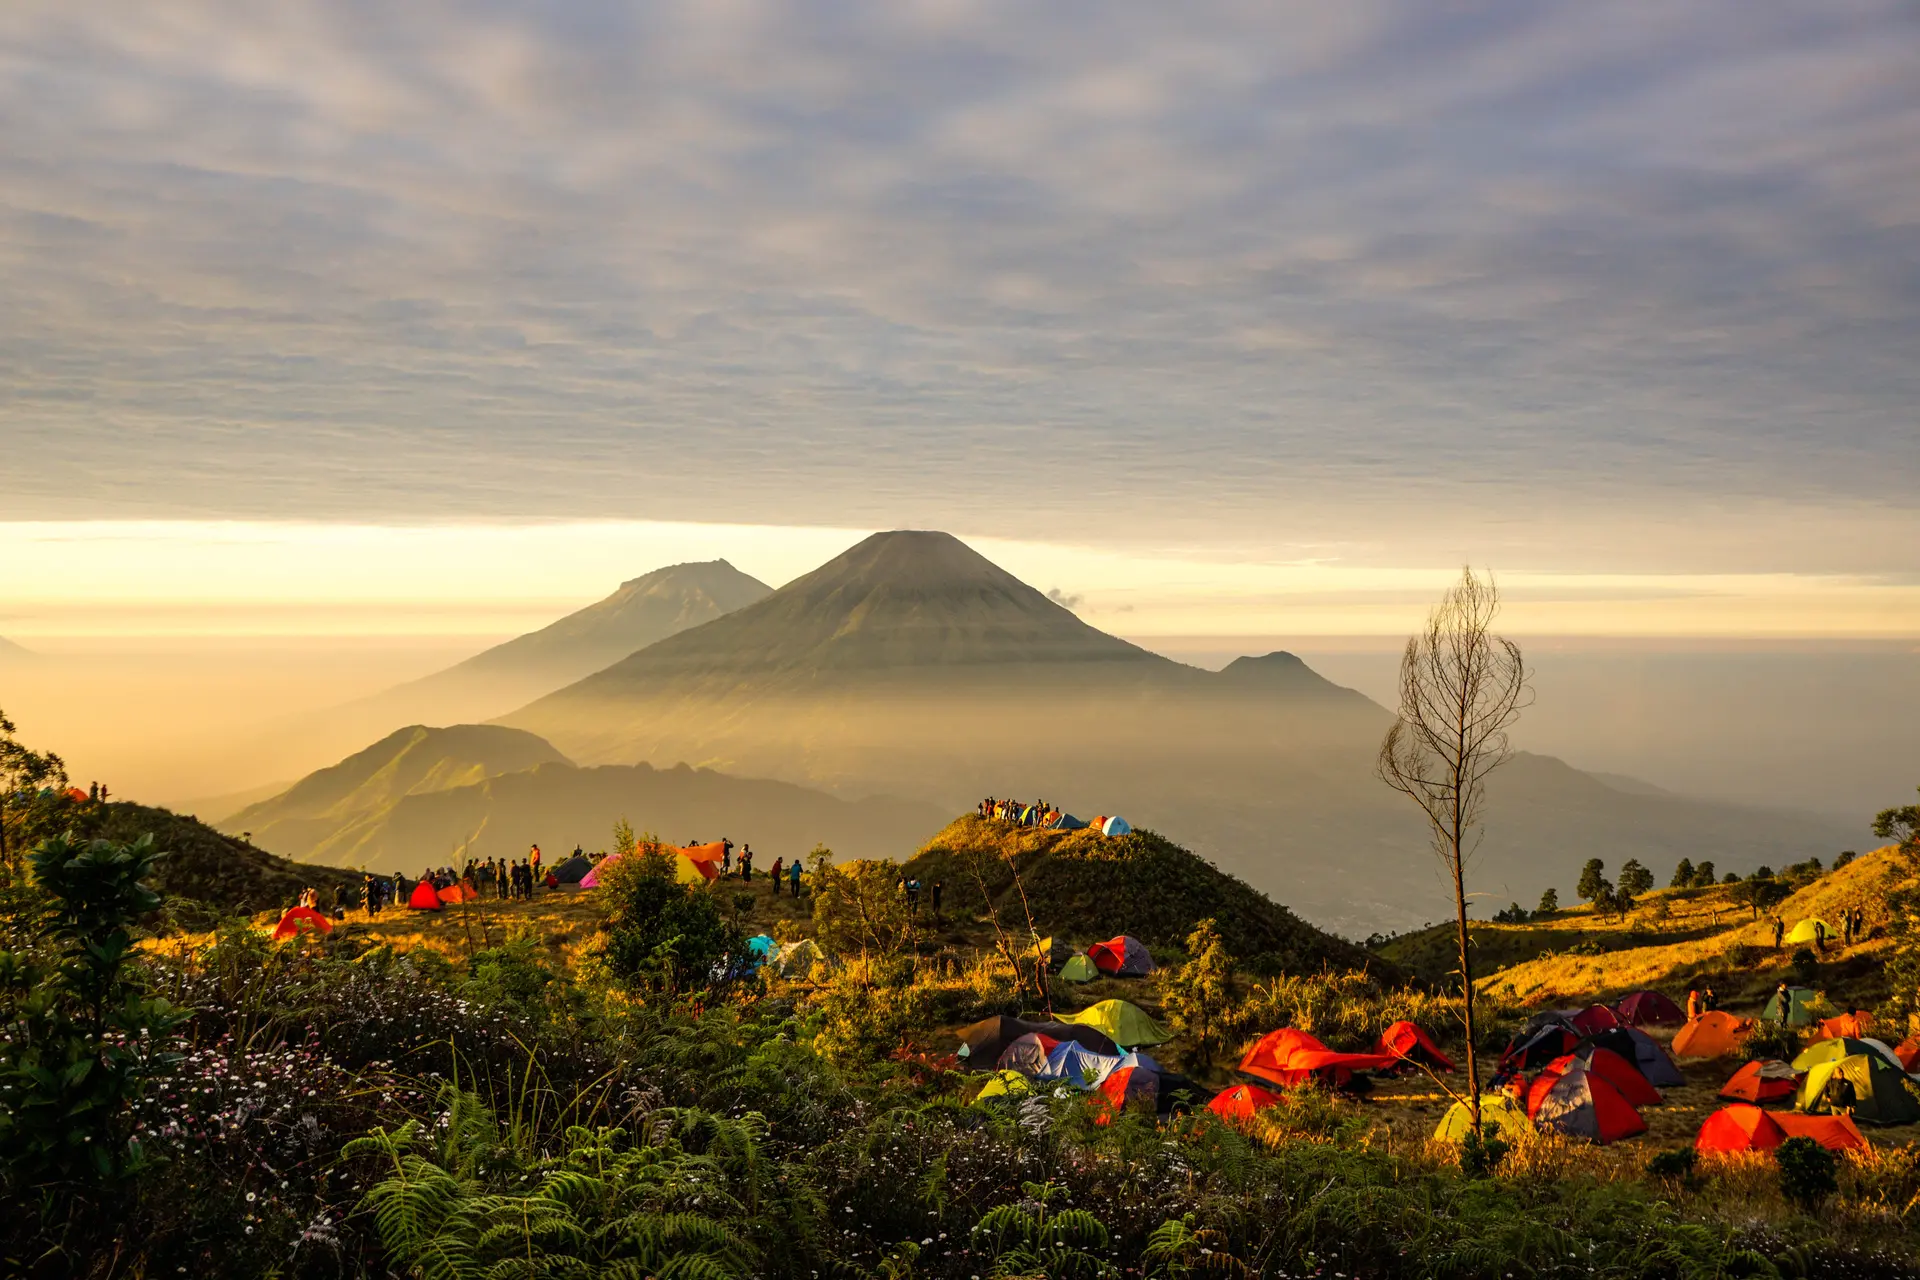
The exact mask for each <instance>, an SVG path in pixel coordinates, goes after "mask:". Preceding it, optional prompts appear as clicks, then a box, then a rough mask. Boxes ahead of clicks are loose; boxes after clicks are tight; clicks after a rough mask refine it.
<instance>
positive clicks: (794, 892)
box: [787, 858, 800, 900]
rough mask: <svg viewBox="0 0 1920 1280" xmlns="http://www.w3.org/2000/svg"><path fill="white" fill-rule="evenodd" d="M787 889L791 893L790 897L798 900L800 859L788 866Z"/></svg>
mask: <svg viewBox="0 0 1920 1280" xmlns="http://www.w3.org/2000/svg"><path fill="white" fill-rule="evenodd" d="M787 887H788V889H789V891H790V892H789V896H790V897H792V898H794V899H796V900H797V899H798V898H799V897H800V859H798V858H795V859H794V860H793V861H792V862H789V863H788V864H787Z"/></svg>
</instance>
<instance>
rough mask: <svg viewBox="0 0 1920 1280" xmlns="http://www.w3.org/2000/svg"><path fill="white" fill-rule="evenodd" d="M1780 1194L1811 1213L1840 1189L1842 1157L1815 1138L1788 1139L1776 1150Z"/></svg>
mask: <svg viewBox="0 0 1920 1280" xmlns="http://www.w3.org/2000/svg"><path fill="white" fill-rule="evenodd" d="M1773 1154H1774V1158H1775V1159H1776V1160H1777V1161H1778V1162H1779V1165H1780V1193H1781V1194H1782V1195H1784V1196H1785V1197H1786V1198H1787V1200H1788V1201H1789V1202H1790V1203H1792V1204H1794V1205H1797V1206H1799V1207H1800V1208H1801V1209H1804V1210H1806V1211H1808V1212H1811V1211H1812V1210H1814V1209H1816V1208H1818V1207H1819V1205H1820V1203H1821V1202H1822V1201H1823V1200H1825V1199H1826V1198H1827V1197H1828V1196H1830V1195H1832V1194H1833V1193H1834V1192H1836V1191H1838V1190H1839V1189H1840V1178H1839V1175H1838V1173H1837V1170H1838V1167H1839V1163H1840V1162H1839V1160H1838V1159H1837V1158H1835V1156H1834V1154H1833V1152H1831V1151H1829V1150H1827V1149H1826V1148H1825V1147H1823V1146H1821V1145H1820V1144H1819V1143H1817V1142H1815V1141H1814V1140H1813V1139H1812V1138H1788V1139H1787V1140H1786V1141H1785V1142H1783V1143H1781V1144H1780V1146H1779V1147H1778V1148H1777V1149H1776V1150H1775V1151H1774V1153H1773Z"/></svg>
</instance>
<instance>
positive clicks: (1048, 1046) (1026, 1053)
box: [993, 1031, 1060, 1076]
mask: <svg viewBox="0 0 1920 1280" xmlns="http://www.w3.org/2000/svg"><path fill="white" fill-rule="evenodd" d="M1059 1043H1060V1042H1059V1041H1058V1040H1055V1039H1054V1038H1053V1037H1052V1036H1045V1035H1041V1034H1040V1033H1039V1032H1038V1031H1029V1032H1027V1034H1025V1035H1023V1036H1021V1037H1020V1038H1019V1039H1018V1040H1015V1041H1014V1042H1013V1043H1012V1044H1010V1045H1008V1046H1007V1047H1006V1048H1004V1049H1002V1050H1001V1051H1000V1057H999V1058H998V1059H996V1060H995V1062H994V1064H993V1065H994V1066H996V1067H998V1068H1000V1070H1002V1071H1018V1072H1019V1073H1020V1074H1021V1075H1023V1076H1037V1075H1040V1074H1042V1073H1044V1072H1045V1071H1046V1069H1047V1055H1048V1054H1050V1053H1052V1052H1053V1048H1054V1046H1055V1045H1057V1044H1059Z"/></svg>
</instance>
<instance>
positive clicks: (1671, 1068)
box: [1595, 1027, 1687, 1089]
mask: <svg viewBox="0 0 1920 1280" xmlns="http://www.w3.org/2000/svg"><path fill="white" fill-rule="evenodd" d="M1608 1035H1609V1036H1625V1037H1626V1038H1627V1039H1628V1040H1631V1041H1632V1042H1633V1054H1632V1056H1631V1057H1627V1055H1625V1054H1622V1055H1621V1056H1622V1057H1626V1058H1627V1061H1629V1062H1631V1063H1632V1064H1633V1065H1634V1066H1636V1067H1638V1068H1639V1069H1640V1074H1641V1075H1643V1076H1645V1077H1646V1078H1647V1083H1649V1084H1651V1085H1653V1086H1654V1087H1656V1088H1660V1089H1678V1088H1679V1087H1680V1086H1681V1085H1683V1084H1685V1083H1686V1082H1687V1078H1686V1077H1685V1076H1684V1075H1682V1074H1680V1068H1679V1067H1677V1066H1675V1065H1674V1063H1673V1059H1672V1057H1670V1056H1669V1055H1668V1053H1667V1051H1666V1050H1665V1049H1663V1048H1661V1047H1660V1042H1659V1041H1658V1040H1655V1039H1654V1038H1653V1037H1652V1036H1650V1035H1648V1034H1647V1033H1646V1032H1644V1031H1642V1030H1641V1029H1640V1028H1638V1027H1621V1028H1619V1029H1618V1030H1616V1031H1612V1032H1609V1033H1608ZM1595 1038H1596V1040H1597V1039H1598V1037H1595Z"/></svg>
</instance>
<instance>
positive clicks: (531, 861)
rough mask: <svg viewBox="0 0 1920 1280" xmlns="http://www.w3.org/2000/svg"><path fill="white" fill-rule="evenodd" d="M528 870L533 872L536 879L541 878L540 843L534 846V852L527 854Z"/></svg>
mask: <svg viewBox="0 0 1920 1280" xmlns="http://www.w3.org/2000/svg"><path fill="white" fill-rule="evenodd" d="M527 870H528V871H530V872H532V873H533V878H534V879H535V880H538V879H539V878H540V846H539V845H535V846H533V852H532V853H530V854H528V855H527Z"/></svg>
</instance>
